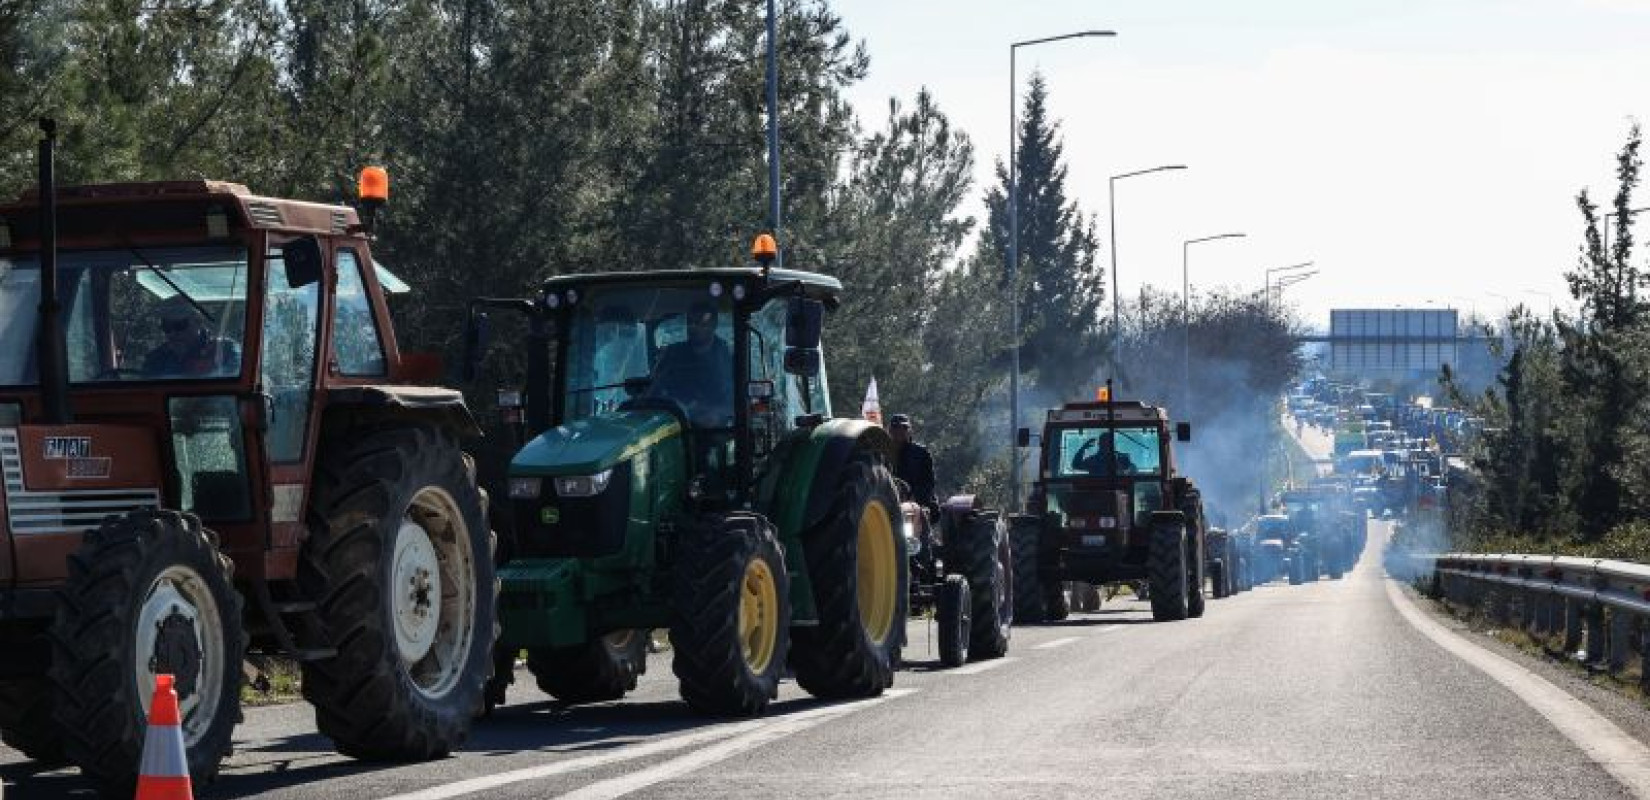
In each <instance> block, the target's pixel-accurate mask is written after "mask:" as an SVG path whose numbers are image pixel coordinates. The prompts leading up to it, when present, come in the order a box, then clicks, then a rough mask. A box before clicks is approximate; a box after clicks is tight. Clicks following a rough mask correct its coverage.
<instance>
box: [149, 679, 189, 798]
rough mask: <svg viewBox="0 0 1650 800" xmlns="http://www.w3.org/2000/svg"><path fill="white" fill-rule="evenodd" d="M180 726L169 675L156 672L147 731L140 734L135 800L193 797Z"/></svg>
mask: <svg viewBox="0 0 1650 800" xmlns="http://www.w3.org/2000/svg"><path fill="white" fill-rule="evenodd" d="M182 726H183V718H182V715H180V714H179V713H178V693H177V692H176V691H173V689H172V676H171V675H156V676H155V699H154V702H152V703H150V704H149V731H148V733H147V734H146V735H145V736H144V737H143V763H142V765H141V767H140V768H139V769H138V784H137V800H194V798H195V792H194V789H193V787H191V786H190V784H189V754H188V753H187V752H185V750H184V747H183V727H182Z"/></svg>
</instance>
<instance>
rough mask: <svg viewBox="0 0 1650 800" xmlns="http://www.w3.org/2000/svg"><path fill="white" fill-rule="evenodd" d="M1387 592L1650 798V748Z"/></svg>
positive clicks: (1390, 585)
mask: <svg viewBox="0 0 1650 800" xmlns="http://www.w3.org/2000/svg"><path fill="white" fill-rule="evenodd" d="M1386 594H1387V597H1388V598H1390V599H1391V600H1392V605H1393V606H1395V607H1396V608H1397V609H1398V613H1399V614H1402V615H1403V617H1404V619H1405V620H1407V621H1408V622H1409V624H1410V625H1413V626H1414V627H1415V629H1416V630H1418V631H1420V632H1421V634H1422V635H1424V636H1426V637H1427V638H1428V639H1431V640H1432V641H1433V643H1434V644H1437V645H1438V646H1439V647H1442V648H1444V649H1445V650H1448V651H1449V652H1450V653H1451V654H1453V655H1454V656H1455V657H1456V658H1459V659H1461V660H1462V661H1465V662H1467V663H1468V664H1471V665H1473V666H1474V667H1477V668H1478V669H1479V670H1480V671H1482V672H1483V673H1484V674H1485V675H1488V676H1490V677H1491V678H1494V679H1495V681H1496V682H1497V683H1499V684H1501V685H1502V686H1505V687H1507V689H1508V690H1510V691H1511V692H1512V693H1513V694H1515V695H1518V698H1519V699H1520V700H1523V701H1524V702H1525V704H1527V705H1529V707H1530V708H1533V709H1535V710H1536V711H1537V712H1539V713H1540V714H1541V716H1543V717H1546V718H1547V721H1548V722H1550V723H1552V726H1553V727H1554V728H1557V729H1558V732H1559V733H1562V734H1564V736H1565V738H1567V739H1569V740H1570V741H1571V742H1574V743H1575V745H1576V747H1579V748H1581V751H1582V752H1584V753H1586V754H1587V756H1588V757H1589V758H1591V759H1593V761H1595V762H1597V763H1598V765H1599V766H1601V767H1603V768H1604V770H1605V771H1606V772H1608V773H1610V775H1611V776H1613V777H1614V778H1615V779H1616V780H1617V781H1618V782H1620V783H1621V785H1622V786H1624V787H1626V788H1627V790H1628V791H1630V792H1632V793H1633V796H1634V797H1637V798H1639V800H1650V749H1647V748H1646V747H1645V746H1644V745H1643V744H1642V743H1640V742H1639V741H1638V740H1637V739H1634V738H1633V737H1631V736H1629V735H1627V733H1626V732H1624V731H1622V729H1621V728H1619V727H1617V726H1616V724H1615V723H1614V722H1611V721H1610V720H1609V719H1606V718H1605V717H1604V716H1603V715H1602V714H1600V713H1598V712H1597V711H1594V710H1593V709H1592V708H1591V707H1590V706H1588V705H1587V704H1586V703H1583V702H1581V701H1580V700H1577V699H1576V698H1575V697H1573V696H1571V695H1570V694H1569V693H1568V692H1566V691H1564V690H1563V689H1560V688H1558V687H1557V686H1554V685H1553V684H1552V683H1550V682H1548V681H1547V680H1546V679H1544V678H1542V677H1541V676H1539V675H1536V674H1535V673H1533V672H1531V671H1529V670H1527V669H1525V668H1524V667H1522V666H1519V665H1518V664H1516V663H1514V662H1512V661H1509V660H1507V659H1505V658H1503V657H1501V656H1499V655H1496V654H1495V653H1492V652H1490V651H1489V650H1486V649H1484V648H1483V647H1481V646H1479V645H1477V644H1475V643H1473V642H1471V641H1469V640H1467V639H1466V638H1464V637H1462V636H1461V635H1459V634H1457V633H1455V632H1453V631H1451V630H1449V629H1448V628H1445V627H1444V626H1442V625H1439V624H1438V623H1437V622H1434V621H1433V620H1431V619H1429V618H1428V617H1427V616H1426V614H1424V613H1423V612H1422V611H1421V610H1420V609H1417V608H1416V607H1415V604H1414V603H1413V602H1412V601H1411V600H1410V599H1409V598H1408V597H1405V596H1404V593H1403V591H1402V590H1400V589H1399V588H1398V584H1397V583H1396V582H1395V581H1392V580H1390V579H1389V580H1387V581H1386Z"/></svg>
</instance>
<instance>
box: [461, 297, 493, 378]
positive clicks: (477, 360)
mask: <svg viewBox="0 0 1650 800" xmlns="http://www.w3.org/2000/svg"><path fill="white" fill-rule="evenodd" d="M491 338H492V325H491V324H490V323H489V322H488V320H487V314H486V313H484V312H480V311H477V312H472V313H471V314H470V321H469V322H468V323H467V324H466V325H465V326H464V381H465V382H466V383H469V382H471V381H474V380H475V379H476V377H477V376H478V375H480V374H481V362H482V359H483V358H484V357H485V356H486V354H487V344H488V340H489V339H491Z"/></svg>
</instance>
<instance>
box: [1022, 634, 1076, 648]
mask: <svg viewBox="0 0 1650 800" xmlns="http://www.w3.org/2000/svg"><path fill="white" fill-rule="evenodd" d="M1075 641H1077V637H1075V636H1067V637H1066V638H1064V639H1055V640H1054V641H1052V642H1043V643H1042V644H1039V645H1033V646H1032V648H1031V649H1033V650H1053V649H1054V648H1056V647H1065V646H1066V645H1068V644H1071V643H1072V642H1075Z"/></svg>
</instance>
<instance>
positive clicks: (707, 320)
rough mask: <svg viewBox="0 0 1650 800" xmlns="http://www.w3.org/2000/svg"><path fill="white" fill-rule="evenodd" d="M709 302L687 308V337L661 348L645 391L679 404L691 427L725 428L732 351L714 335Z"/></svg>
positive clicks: (713, 308)
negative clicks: (649, 383) (648, 386)
mask: <svg viewBox="0 0 1650 800" xmlns="http://www.w3.org/2000/svg"><path fill="white" fill-rule="evenodd" d="M717 318H718V315H717V313H716V306H715V305H714V304H712V303H709V302H705V301H699V302H696V303H694V304H693V305H692V306H691V307H689V308H688V312H687V339H686V340H684V341H680V342H677V343H675V344H672V345H669V346H667V347H665V348H664V350H662V351H661V352H660V353H659V357H658V359H657V360H656V361H655V362H654V364H653V383H652V386H651V388H650V390H649V392H648V393H649V394H651V395H654V396H656V397H668V398H670V399H671V400H675V401H676V402H678V403H681V404H682V408H683V410H684V411H686V412H687V415H688V420H689V421H690V422H691V423H692V424H693V425H694V427H701V428H721V427H726V426H727V425H728V424H729V422H728V420H729V418H730V417H732V416H733V350H732V349H730V348H729V347H728V344H727V342H724V341H722V338H721V337H720V336H717V335H716V323H717Z"/></svg>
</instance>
